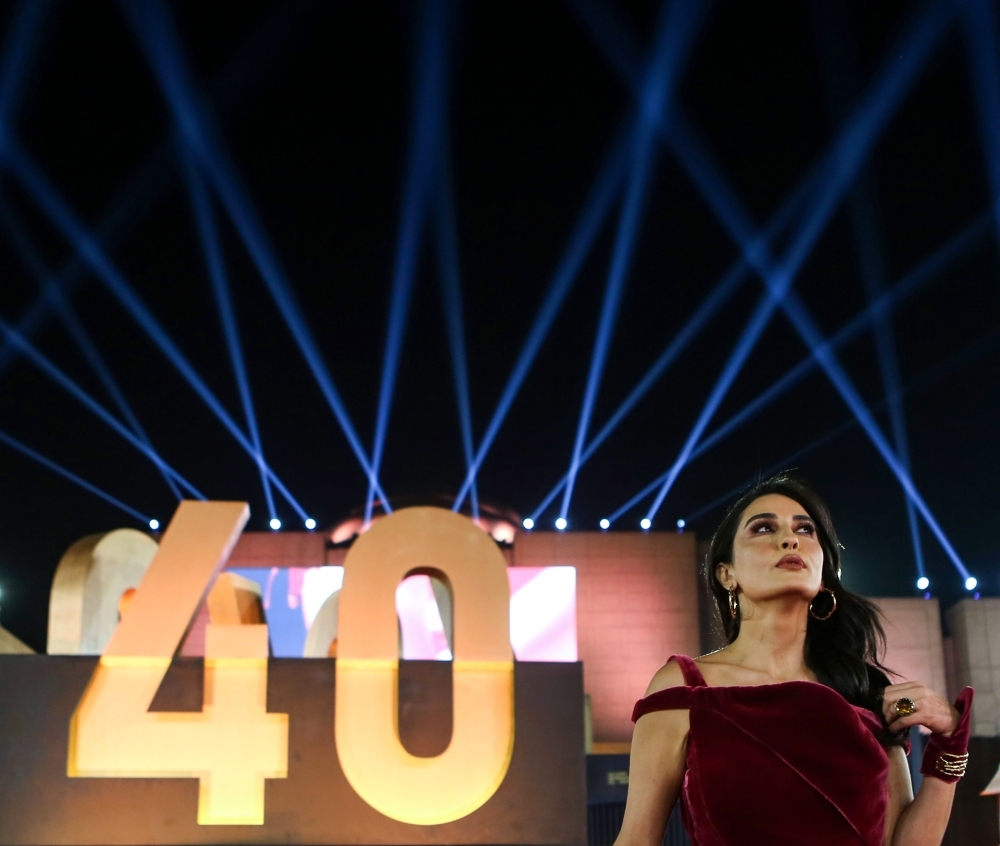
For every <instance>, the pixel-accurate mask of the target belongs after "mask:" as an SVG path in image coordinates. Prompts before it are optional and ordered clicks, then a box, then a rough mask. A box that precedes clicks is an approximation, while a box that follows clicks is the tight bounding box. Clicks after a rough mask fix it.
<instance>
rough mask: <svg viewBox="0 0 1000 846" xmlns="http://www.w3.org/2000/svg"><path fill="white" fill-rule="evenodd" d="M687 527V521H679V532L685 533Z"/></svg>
mask: <svg viewBox="0 0 1000 846" xmlns="http://www.w3.org/2000/svg"><path fill="white" fill-rule="evenodd" d="M686 525H687V521H685V520H683V519H681V520H678V521H677V531H679V532H683V531H684V527H685V526H686Z"/></svg>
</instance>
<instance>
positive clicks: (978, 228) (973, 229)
mask: <svg viewBox="0 0 1000 846" xmlns="http://www.w3.org/2000/svg"><path fill="white" fill-rule="evenodd" d="M991 227H992V216H991V214H989V213H987V214H983V215H981V216H980V217H978V218H977V219H976V220H974V221H973V222H972V223H971V224H969V225H968V226H966V227H964V228H963V229H962V230H961V231H960V232H959V233H958V234H957V235H955V236H954V237H952V238H950V239H949V240H948V241H947V242H946V243H945V244H944V245H943V246H942V247H940V248H939V249H937V250H936V251H935V252H934V253H933V254H931V255H930V256H928V257H927V258H926V259H924V260H923V261H922V262H921V263H920V264H919V265H918V266H917V267H916V268H914V269H913V270H912V271H910V272H909V273H908V274H907V275H906V276H904V277H903V278H902V279H901V280H900V281H899V282H897V283H896V284H895V285H894V286H893V287H891V288H890V289H889V290H887V291H886V292H885V293H883V294H882V295H881V296H879V297H878V298H877V299H876V300H874V301H872V302H871V303H870V304H869V306H868V307H867V308H865V310H864V311H862V312H861V313H860V314H858V315H856V316H855V317H853V318H852V319H851V320H849V321H848V322H847V323H845V324H844V325H843V326H842V327H841V328H840V329H838V330H837V332H836V333H835V334H834V335H832V336H831V337H830V338H829V340H828V341H827V342H826V343H827V344H828V345H829V346H830V348H831V349H833V350H838V349H840V348H842V347H844V346H846V345H847V344H848V343H849V342H850V341H852V340H853V339H854V338H856V337H857V336H858V335H859V334H860V333H861V332H862V331H863V330H864V329H865V328H867V327H868V326H869V325H870V324H871V322H872V321H873V320H874V319H876V318H877V317H878V315H879V314H882V313H887V312H889V311H891V310H892V309H894V308H896V307H897V306H898V305H899V304H900V303H901V302H903V301H904V300H906V299H907V298H909V297H911V296H913V295H914V294H916V293H917V292H918V291H919V290H921V289H922V288H923V287H924V286H926V285H927V284H929V283H930V282H931V281H932V280H933V279H934V278H935V277H936V276H938V275H939V274H941V273H943V272H944V271H945V270H946V269H947V268H948V267H949V266H950V265H951V264H952V263H953V262H955V261H956V260H957V259H958V258H960V257H961V256H963V255H964V254H965V253H966V252H968V251H969V250H970V249H971V248H972V247H973V246H974V245H975V244H977V243H979V241H981V240H982V239H983V238H985V237H986V236H987V235H988V234H989V233H990V230H991ZM818 366H819V362H818V361H817V359H816V357H815V356H814V355H813V354H812V352H810V353H809V355H807V356H806V357H805V358H803V359H802V360H801V361H799V363H798V364H796V365H795V366H794V367H792V368H791V369H789V370H788V371H787V372H786V373H785V374H784V375H782V376H781V377H779V378H778V379H777V380H775V381H774V382H773V383H772V384H771V385H770V386H769V387H768V388H766V389H765V390H764V391H762V392H761V393H760V394H758V395H757V397H755V398H754V399H753V400H751V401H750V402H749V403H747V404H746V405H745V406H744V407H743V408H742V409H740V410H739V411H738V412H736V413H735V414H734V415H733V416H732V417H730V418H729V419H728V420H727V421H726V422H725V423H723V424H721V425H720V426H719V427H718V428H717V429H715V430H714V431H713V432H712V433H711V434H710V435H706V436H705V438H704V439H702V440H701V441H700V442H699V444H698V447H697V448H696V449H695V450H694V452H692V453H691V460H692V461H693V460H694V459H695V458H697V457H698V456H700V455H702V454H704V453H705V452H707V451H708V450H710V449H711V448H712V447H714V446H715V445H716V444H718V443H720V442H721V441H722V440H724V439H725V438H727V437H728V436H729V435H731V434H732V433H733V432H734V431H736V429H738V428H739V427H740V426H742V425H743V424H744V423H746V422H748V421H749V420H751V419H753V418H754V417H755V416H757V415H758V414H759V413H760V412H762V411H763V410H764V409H765V408H766V407H767V406H768V405H770V404H771V403H772V402H774V401H775V400H777V399H778V398H779V397H781V396H782V395H784V394H785V393H786V392H787V391H789V390H790V389H791V388H792V387H794V386H795V385H796V384H798V383H799V382H800V381H802V379H804V378H805V377H806V376H808V375H809V374H810V373H812V372H813V370H815V368H816V367H818Z"/></svg>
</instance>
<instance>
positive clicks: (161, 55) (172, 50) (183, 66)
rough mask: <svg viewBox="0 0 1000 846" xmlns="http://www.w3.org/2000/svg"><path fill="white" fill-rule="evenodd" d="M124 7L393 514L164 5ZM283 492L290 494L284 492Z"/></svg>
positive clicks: (178, 120) (186, 133)
mask: <svg viewBox="0 0 1000 846" xmlns="http://www.w3.org/2000/svg"><path fill="white" fill-rule="evenodd" d="M123 9H124V10H125V12H126V15H127V16H128V18H129V20H130V22H131V23H132V26H133V29H134V31H135V33H136V35H137V37H138V38H139V41H140V44H141V46H142V47H143V49H144V51H145V54H146V57H147V59H148V60H149V62H150V66H151V67H152V69H153V72H154V74H155V75H156V78H157V80H158V82H159V83H160V87H161V88H162V89H163V93H164V95H165V96H166V99H167V104H168V106H169V107H170V109H171V113H172V114H173V117H174V122H175V124H176V128H177V131H178V133H179V134H180V135H181V137H182V138H183V140H184V142H185V143H186V144H187V145H188V149H189V150H190V151H191V152H192V153H193V154H194V156H195V158H196V159H197V160H198V162H199V163H200V164H201V166H202V168H203V170H204V172H205V175H206V176H207V177H208V179H209V181H210V182H211V184H212V187H213V188H214V189H215V191H216V193H217V194H218V196H219V199H220V200H221V202H222V205H223V207H224V208H225V210H226V213H227V215H228V216H229V218H230V220H231V221H232V222H233V225H234V226H235V228H236V231H237V233H238V234H239V236H240V239H241V240H242V241H243V243H244V245H245V246H246V248H247V252H248V253H249V254H250V258H251V259H252V261H253V262H254V265H255V266H256V267H257V271H258V273H260V275H261V278H262V279H263V280H264V284H265V286H266V287H267V289H268V292H269V293H270V295H271V298H272V299H273V300H274V302H275V305H276V306H277V307H278V312H279V313H280V314H281V316H282V319H283V320H284V321H285V324H286V326H287V327H288V329H289V331H290V333H291V335H292V338H293V340H294V341H295V343H296V344H297V346H298V347H299V351H300V352H301V353H302V356H303V358H305V360H306V364H307V365H308V366H309V369H310V371H311V372H312V375H313V378H314V379H315V380H316V384H317V386H318V387H319V389H320V392H321V393H322V394H323V398H324V399H325V400H326V402H327V404H328V405H329V406H330V409H331V411H332V412H333V414H334V417H335V418H336V420H337V422H338V423H339V424H340V428H341V430H342V431H343V433H344V436H345V437H346V438H347V442H348V444H349V445H350V447H351V450H352V451H353V452H354V455H355V457H356V458H357V459H358V463H359V464H360V465H361V467H362V469H363V470H364V471H365V474H366V475H367V477H368V480H369V483H370V484H374V485H375V491H376V493H377V494H378V496H379V498H380V499H381V501H382V505H383V508H384V509H385V511H386V512H387V513H389V512H391V511H392V508H391V507H390V505H389V502H388V499H387V498H386V496H385V493H384V492H383V491H382V487H381V485H380V484H379V482H378V479H377V478H376V477H375V475H374V473H373V468H372V465H371V462H370V461H369V459H368V456H367V454H366V452H365V449H364V447H363V446H362V445H361V440H360V438H359V437H358V435H357V431H356V430H355V428H354V424H353V423H352V422H351V419H350V416H349V415H348V413H347V408H346V406H345V405H344V403H343V400H342V399H341V396H340V392H339V391H338V390H337V387H336V385H335V384H334V381H333V378H332V376H331V375H330V372H329V370H328V369H327V366H326V363H325V362H324V360H323V356H322V354H321V353H320V351H319V347H318V346H317V345H316V341H315V339H314V338H313V336H312V333H311V331H310V330H309V326H308V323H307V322H306V320H305V316H304V315H303V313H302V309H301V307H300V306H299V304H298V302H297V300H296V298H295V294H294V293H293V291H292V288H291V285H290V284H289V283H288V280H287V278H286V277H285V272H284V270H283V268H282V266H281V263H280V261H279V260H278V256H277V254H276V253H275V251H274V249H273V248H272V246H271V243H270V240H269V239H268V237H267V235H266V233H265V230H264V227H263V225H262V224H261V223H260V221H259V219H258V217H257V214H256V212H255V211H254V207H253V204H252V203H251V202H250V197H249V195H248V194H247V193H246V190H245V189H244V187H243V185H242V183H241V181H240V180H239V178H238V176H237V174H236V172H235V170H234V169H233V168H232V167H231V165H230V164H229V159H228V157H227V156H226V155H225V154H224V152H223V150H222V147H221V143H220V142H219V140H218V139H217V137H216V133H215V132H214V130H213V126H212V122H211V121H210V120H209V117H208V116H209V115H210V111H209V107H208V104H207V103H206V102H203V100H202V98H201V97H200V96H199V94H198V93H197V89H196V87H195V86H194V83H193V81H192V79H191V75H190V72H189V70H188V67H187V63H186V61H185V59H184V57H183V55H182V53H181V50H180V46H179V41H178V38H177V33H176V31H175V29H174V26H173V21H172V20H171V18H170V16H169V13H168V11H167V9H166V8H165V7H164V6H163V4H161V3H157V2H131V3H125V4H123ZM244 440H245V439H244ZM268 475H270V476H271V481H272V482H274V483H275V487H278V485H277V480H276V478H275V476H274V475H273V473H271V472H270V471H269V474H268ZM279 490H282V489H281V488H279ZM282 494H283V495H285V497H286V499H287V498H288V497H287V494H285V492H284V491H283V490H282ZM293 507H294V508H295V510H296V512H297V513H298V514H299V516H300V517H302V518H303V519H305V518H306V514H305V512H304V511H302V510H301V508H300V507H298V506H297V504H293Z"/></svg>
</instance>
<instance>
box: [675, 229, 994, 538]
mask: <svg viewBox="0 0 1000 846" xmlns="http://www.w3.org/2000/svg"><path fill="white" fill-rule="evenodd" d="M992 226H993V220H992V215H986V228H987V231H988V230H990V229H992ZM998 343H1000V331H993V332H990V333H989V334H987V335H985V336H983V337H981V338H979V339H978V340H976V341H975V342H974V343H973V344H972V345H971V346H968V347H966V348H964V349H962V350H959V351H958V352H957V353H954V354H952V355H950V356H949V357H948V358H947V359H946V360H945V361H942V362H939V363H938V364H935V365H934V366H933V367H931V368H930V369H929V370H927V371H925V372H924V373H922V374H920V375H919V376H918V377H917V378H915V379H912V380H911V381H910V382H909V383H908V384H907V385H905V386H903V387H902V388H901V392H902V393H903V394H904V395H905V394H908V393H910V392H912V391H916V390H918V389H921V388H924V387H926V386H928V385H930V384H933V383H934V382H935V381H937V380H939V379H941V378H943V377H944V376H946V375H948V374H950V373H951V372H953V371H954V370H956V369H957V368H958V367H961V366H963V365H965V364H967V363H968V362H969V361H971V360H973V359H975V358H977V357H979V356H980V355H983V354H984V353H986V352H989V351H992V349H993V348H994V347H996V346H997V344H998ZM893 399H894V398H893V397H892V396H886V397H884V398H883V399H881V400H879V401H878V402H877V403H874V404H873V405H870V406H869V407H868V408H869V410H870V411H871V412H872V413H873V414H874V413H875V412H878V411H881V410H882V409H883V408H884V407H885V406H886V405H888V404H889V402H891V401H892V400H893ZM857 425H858V421H857V419H856V418H855V417H854V415H853V414H852V415H851V417H850V418H849V419H848V420H845V421H844V422H843V423H841V424H839V425H837V426H834V427H833V428H832V429H829V430H828V431H826V432H825V433H823V434H822V435H820V436H819V437H818V438H816V439H815V440H813V441H810V442H809V443H808V444H806V445H805V446H804V447H802V448H801V449H797V450H795V452H793V453H791V454H789V455H786V456H785V457H784V458H783V459H781V461H778V462H775V463H774V464H772V465H771V466H770V467H768V468H766V469H765V470H761V471H760V472H759V473H758V474H757V475H756V476H754V478H753V479H750V480H749V481H747V482H744V483H743V484H741V485H738V486H736V487H735V488H731V489H730V490H729V491H727V492H726V493H724V494H722V496H719V497H716V498H715V499H713V500H712V501H711V502H709V503H708V504H707V505H703V506H701V507H700V508H698V509H697V510H696V511H692V512H691V513H690V514H688V515H687V516H686V517H685V518H684V520H685V521H686V522H687V523H688V524H690V523H691V522H693V521H694V520H697V519H698V518H699V517H703V516H704V515H705V514H707V513H709V512H710V511H712V510H714V509H715V508H718V507H719V506H720V505H724V504H725V503H727V502H732V501H733V499H734V498H735V497H736V496H737V495H738V494H740V493H742V492H743V491H745V490H746V489H747V488H748V487H749V486H750V485H751V484H753V482H754V481H755V480H756V479H759V478H766V477H768V476H770V475H772V474H774V473H777V472H778V471H779V470H785V469H788V468H789V467H791V466H792V465H793V464H794V462H796V461H798V460H799V459H800V458H802V457H803V456H804V455H806V454H808V453H810V452H813V451H814V450H817V449H819V448H820V447H822V446H825V445H826V444H827V443H829V442H830V441H832V440H834V439H835V438H837V437H839V436H840V435H842V434H844V433H845V432H848V431H849V430H851V429H853V428H854V427H855V426H857Z"/></svg>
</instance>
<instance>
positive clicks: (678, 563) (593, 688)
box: [514, 532, 701, 751]
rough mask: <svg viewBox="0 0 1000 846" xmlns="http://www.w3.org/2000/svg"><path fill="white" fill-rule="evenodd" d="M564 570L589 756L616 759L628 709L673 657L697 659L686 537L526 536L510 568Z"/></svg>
mask: <svg viewBox="0 0 1000 846" xmlns="http://www.w3.org/2000/svg"><path fill="white" fill-rule="evenodd" d="M556 564H563V565H571V566H573V567H575V568H576V572H577V597H576V615H577V638H578V644H579V652H580V660H581V661H582V662H583V684H584V690H585V691H586V692H587V693H588V694H589V695H590V701H591V714H592V719H593V732H594V733H593V738H594V748H595V751H602V750H603V751H623V749H622V748H616V746H615V745H617V746H618V747H624V748H626V749H627V744H628V742H629V741H630V740H631V737H632V721H631V716H632V706H633V705H634V704H635V701H636V700H637V699H639V698H640V697H641V696H642V695H643V693H644V692H645V690H646V686H647V685H648V684H649V680H650V678H652V676H653V673H655V672H656V670H657V669H658V668H659V667H661V666H662V665H663V663H664V661H666V660H667V658H669V657H670V655H671V654H672V653H675V652H676V653H683V654H687V655H697V654H699V652H700V651H701V650H700V644H699V635H698V578H697V573H696V568H695V539H694V536H693V535H679V534H676V533H666V532H648V533H640V532H572V533H562V532H529V533H523V532H522V533H519V534H518V535H517V537H516V539H515V541H514V566H515V567H524V566H528V567H542V566H551V565H556Z"/></svg>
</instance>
